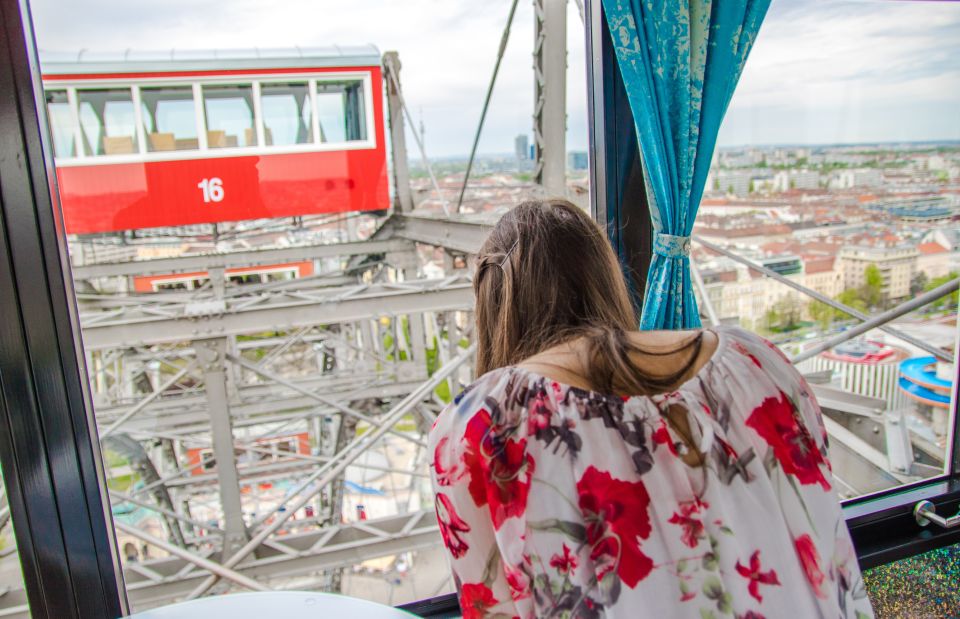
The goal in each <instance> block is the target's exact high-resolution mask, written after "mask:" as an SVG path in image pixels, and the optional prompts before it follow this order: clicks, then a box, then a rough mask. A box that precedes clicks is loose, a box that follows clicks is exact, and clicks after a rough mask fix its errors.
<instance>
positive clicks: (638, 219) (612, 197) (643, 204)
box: [584, 0, 653, 320]
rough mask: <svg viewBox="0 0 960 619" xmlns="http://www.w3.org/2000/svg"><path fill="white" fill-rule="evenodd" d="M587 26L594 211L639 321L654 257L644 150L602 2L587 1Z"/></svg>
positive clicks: (591, 190) (591, 209)
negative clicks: (651, 261)
mask: <svg viewBox="0 0 960 619" xmlns="http://www.w3.org/2000/svg"><path fill="white" fill-rule="evenodd" d="M584 21H585V25H586V49H587V54H586V55H587V62H586V65H587V115H588V123H587V127H588V131H589V149H588V152H589V162H590V211H591V215H593V217H594V219H596V220H597V222H598V223H600V224H601V225H603V226H604V227H605V228H606V230H607V235H608V237H609V238H610V242H611V243H612V244H613V248H614V250H615V251H616V252H617V257H618V258H619V259H620V265H621V268H622V269H623V272H624V276H625V277H626V279H627V286H628V288H629V290H630V295H631V298H632V301H633V304H634V308H635V309H636V311H637V317H638V320H639V316H640V310H641V309H642V308H643V296H644V293H645V290H646V283H647V271H648V270H649V269H650V260H651V258H652V256H653V223H652V222H651V220H650V207H649V203H648V202H647V191H646V185H645V182H644V178H643V168H642V167H641V157H640V148H639V144H638V142H637V132H636V129H635V127H634V124H633V113H632V112H631V111H630V103H629V101H628V100H627V92H626V89H625V87H624V84H623V78H622V77H621V75H620V68H619V67H618V66H617V58H616V53H615V52H614V49H613V42H612V41H611V39H610V31H609V29H608V28H607V24H606V18H605V17H604V14H603V6H602V3H601V1H600V0H585V1H584ZM628 211H630V212H629V214H628Z"/></svg>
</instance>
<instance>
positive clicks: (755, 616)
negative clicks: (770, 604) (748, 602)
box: [737, 610, 767, 619]
mask: <svg viewBox="0 0 960 619" xmlns="http://www.w3.org/2000/svg"><path fill="white" fill-rule="evenodd" d="M737 619H767V618H766V617H764V616H763V615H761V614H760V613H755V612H753V611H752V610H748V611H747V612H745V613H744V614H742V615H737Z"/></svg>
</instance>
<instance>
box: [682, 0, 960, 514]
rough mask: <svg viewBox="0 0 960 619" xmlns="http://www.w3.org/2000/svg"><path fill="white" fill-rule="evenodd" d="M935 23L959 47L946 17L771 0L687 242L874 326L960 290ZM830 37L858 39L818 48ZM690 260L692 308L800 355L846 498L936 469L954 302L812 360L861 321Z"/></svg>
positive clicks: (949, 92) (958, 68)
mask: <svg viewBox="0 0 960 619" xmlns="http://www.w3.org/2000/svg"><path fill="white" fill-rule="evenodd" d="M865 15H869V16H870V20H869V21H864V16H865ZM931 20H934V21H936V22H937V23H940V24H942V25H943V27H944V29H945V30H944V32H949V33H950V35H952V36H948V38H949V39H950V40H951V41H952V42H956V41H960V5H956V4H951V3H943V4H939V3H938V4H934V5H927V4H925V5H922V6H921V5H917V4H913V3H909V2H876V1H870V2H866V3H864V2H856V3H855V2H840V1H831V2H825V3H821V4H818V5H811V4H805V5H802V6H801V5H796V4H795V3H790V2H787V1H786V0H774V2H773V3H772V4H771V8H770V11H769V13H768V15H767V18H766V21H765V23H764V25H763V28H762V29H761V32H760V36H759V37H758V39H757V42H756V45H755V47H754V49H753V51H752V52H751V54H750V59H749V61H748V62H747V64H746V67H745V69H744V72H743V76H742V78H741V80H740V84H739V85H738V87H737V91H736V94H735V95H734V97H733V100H732V101H731V104H730V107H729V110H728V112H727V115H726V118H725V120H724V123H723V126H722V127H721V131H720V135H719V139H718V145H719V147H718V149H717V152H716V154H715V157H714V161H713V165H712V167H711V171H710V176H709V178H708V182H707V190H706V192H705V194H704V198H703V201H702V202H701V208H700V213H699V215H698V217H697V224H696V228H695V230H694V234H695V235H697V236H699V237H701V238H703V239H705V240H708V241H712V242H714V243H716V244H718V245H720V246H722V247H723V248H724V249H725V250H727V251H732V252H734V253H736V254H738V255H740V256H743V257H746V258H748V259H750V260H752V261H754V262H757V263H759V264H761V265H763V266H765V267H767V268H768V269H771V270H772V271H774V272H776V273H778V274H779V275H780V276H782V277H784V278H786V279H787V280H790V281H791V282H792V283H794V284H800V285H802V286H804V287H806V288H807V289H809V290H811V291H814V292H817V293H819V294H821V295H823V296H826V297H829V298H830V299H832V300H834V301H838V302H840V303H842V304H844V305H846V306H848V307H850V308H853V309H854V310H855V311H858V312H860V313H861V314H866V315H869V316H874V315H877V314H879V313H880V312H885V311H890V310H894V309H895V308H896V307H897V306H899V305H901V304H902V303H904V302H906V301H909V300H911V299H913V298H915V297H917V296H918V295H921V294H924V293H925V292H928V291H930V290H933V289H934V288H936V287H937V286H939V285H941V284H943V283H945V282H947V281H948V280H950V279H953V278H955V277H956V276H957V274H958V273H960V258H958V257H960V240H958V239H960V227H958V225H957V222H956V221H955V219H954V218H955V215H956V213H957V206H958V202H957V200H956V195H955V193H956V187H957V183H958V179H960V148H958V146H957V140H958V139H960V115H958V114H957V113H956V111H957V110H958V109H960V57H958V55H957V54H952V53H950V51H944V50H943V49H942V48H941V47H940V44H939V42H938V41H939V40H941V39H940V37H934V36H929V34H928V33H929V24H930V23H931ZM824 24H829V31H830V32H834V33H841V32H843V33H848V32H849V33H856V36H853V37H847V36H825V33H826V31H825V26H824ZM813 41H816V44H813V43H812V42H813ZM905 41H910V49H909V50H908V49H906V48H905V47H904V46H903V45H901V43H903V42H905ZM951 50H953V51H956V50H957V48H956V46H955V45H954V46H953V47H952V48H951ZM784 58H790V64H789V67H790V70H789V71H785V70H784V69H783V59H784ZM824 58H830V59H831V61H830V63H829V66H827V65H825V64H824V63H823V59H824ZM908 65H909V66H910V70H909V71H907V70H905V69H904V70H896V71H894V70H891V67H897V66H899V67H906V66H908ZM698 251H699V254H698V255H697V256H695V260H694V262H695V263H696V264H697V265H698V267H699V268H700V270H701V275H702V277H703V280H704V290H703V291H702V292H703V294H701V295H700V296H701V298H704V297H705V298H706V299H709V300H710V303H711V305H712V307H713V309H714V311H715V312H716V314H717V315H718V316H719V318H720V320H721V321H723V322H730V323H734V324H739V325H741V326H743V327H746V328H749V329H753V330H755V331H758V332H759V333H761V334H763V335H765V336H767V337H768V338H770V339H771V340H772V341H774V342H775V343H776V344H777V345H779V346H780V348H781V349H782V350H783V351H784V352H785V353H786V354H787V355H788V356H790V357H791V358H794V359H797V360H798V361H797V363H796V366H797V368H798V369H799V370H800V371H801V373H803V374H805V375H806V377H807V380H808V382H809V383H810V384H811V387H812V389H813V391H814V392H815V393H816V395H817V397H818V399H819V400H820V403H821V405H822V406H823V409H824V415H825V421H826V424H827V429H828V431H829V433H830V435H831V457H832V459H833V464H834V473H835V477H836V479H837V481H838V485H839V488H838V490H839V492H840V494H841V495H842V496H843V497H845V498H846V497H853V496H857V495H861V494H865V493H868V492H873V491H877V490H882V489H885V488H890V487H894V486H898V485H901V484H903V483H908V482H912V481H917V480H920V479H924V478H928V477H931V476H934V475H939V474H941V473H943V471H944V467H945V452H946V445H947V443H948V441H949V439H950V437H949V436H948V432H949V425H950V411H951V410H953V407H954V404H953V403H952V402H951V387H952V383H953V381H954V380H955V376H956V372H955V370H954V360H955V359H956V350H955V347H956V338H957V319H956V314H957V295H956V293H954V294H949V295H946V296H944V297H942V298H940V299H934V300H931V303H930V304H928V305H926V306H925V307H922V308H920V309H918V310H915V311H913V312H909V313H906V314H904V315H901V316H896V317H893V316H891V320H890V322H889V323H887V324H886V325H885V326H886V327H888V328H890V329H893V332H890V331H885V330H881V329H873V330H870V331H868V332H866V333H864V334H863V335H862V336H860V337H856V338H850V339H848V340H846V341H843V342H838V343H836V344H835V345H833V346H832V347H831V348H829V349H828V350H822V351H821V350H818V349H816V347H817V346H818V345H821V344H823V343H824V342H827V341H828V340H830V339H831V338H840V337H841V336H842V334H844V333H845V332H847V331H849V329H850V328H851V327H852V326H854V325H857V324H859V322H860V320H858V319H857V318H856V317H854V316H851V315H849V314H847V313H845V312H842V311H838V310H836V309H834V308H832V307H829V306H828V305H827V304H825V303H822V302H820V301H817V300H815V299H813V298H811V296H810V295H808V294H804V293H801V292H798V291H796V290H794V289H792V288H790V287H788V286H787V285H786V284H785V283H783V282H779V281H775V280H774V279H773V278H770V277H764V276H761V275H760V274H759V273H758V272H755V271H750V270H748V269H747V268H746V267H744V266H743V265H740V264H737V263H736V262H734V261H733V260H732V259H730V258H729V257H727V256H724V255H717V254H716V253H714V252H709V253H708V252H706V251H702V250H698Z"/></svg>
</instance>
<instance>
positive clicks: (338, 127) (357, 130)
mask: <svg viewBox="0 0 960 619" xmlns="http://www.w3.org/2000/svg"><path fill="white" fill-rule="evenodd" d="M317 117H318V118H319V120H320V141H321V142H333V143H336V142H352V141H358V140H365V139H366V136H367V128H366V127H367V124H366V110H365V109H364V103H363V82H360V81H353V82H339V83H331V82H320V83H318V84H317Z"/></svg>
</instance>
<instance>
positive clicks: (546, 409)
mask: <svg viewBox="0 0 960 619" xmlns="http://www.w3.org/2000/svg"><path fill="white" fill-rule="evenodd" d="M552 413H553V411H552V410H551V408H550V404H549V403H548V402H547V395H546V393H544V392H543V391H540V392H539V393H537V395H536V396H535V397H534V398H533V400H532V401H531V403H530V407H529V409H528V417H527V433H528V434H531V435H536V433H537V432H538V431H540V430H546V429H547V428H549V427H550V415H551V414H552Z"/></svg>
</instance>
